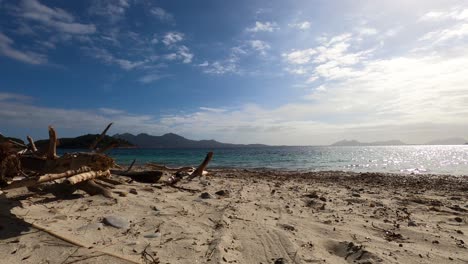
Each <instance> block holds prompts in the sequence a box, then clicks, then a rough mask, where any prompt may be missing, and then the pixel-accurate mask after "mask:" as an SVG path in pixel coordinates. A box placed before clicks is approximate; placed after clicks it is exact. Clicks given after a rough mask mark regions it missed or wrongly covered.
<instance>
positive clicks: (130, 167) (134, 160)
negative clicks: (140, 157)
mask: <svg viewBox="0 0 468 264" xmlns="http://www.w3.org/2000/svg"><path fill="white" fill-rule="evenodd" d="M135 162H136V159H133V161H132V164H130V166H128V169H127V172H129V171H130V170H132V167H133V165H134V164H135Z"/></svg>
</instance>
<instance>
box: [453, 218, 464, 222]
mask: <svg viewBox="0 0 468 264" xmlns="http://www.w3.org/2000/svg"><path fill="white" fill-rule="evenodd" d="M453 220H455V221H456V222H458V223H461V222H463V219H462V218H461V217H458V216H457V217H455V218H454V219H453Z"/></svg>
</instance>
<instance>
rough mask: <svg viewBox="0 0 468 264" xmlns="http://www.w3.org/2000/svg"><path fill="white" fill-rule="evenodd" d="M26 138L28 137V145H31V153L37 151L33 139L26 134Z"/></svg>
mask: <svg viewBox="0 0 468 264" xmlns="http://www.w3.org/2000/svg"><path fill="white" fill-rule="evenodd" d="M26 138H27V139H28V142H29V145H31V147H30V149H31V151H32V152H33V153H35V152H37V148H36V144H34V140H33V139H32V137H30V136H27V137H26Z"/></svg>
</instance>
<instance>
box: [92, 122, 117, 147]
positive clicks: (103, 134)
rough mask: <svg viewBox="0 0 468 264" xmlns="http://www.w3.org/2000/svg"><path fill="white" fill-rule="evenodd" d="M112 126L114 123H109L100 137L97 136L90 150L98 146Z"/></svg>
mask: <svg viewBox="0 0 468 264" xmlns="http://www.w3.org/2000/svg"><path fill="white" fill-rule="evenodd" d="M111 126H112V123H110V124H109V125H107V127H106V128H105V129H104V131H102V133H101V135H100V136H99V137H97V138H96V140H94V142H93V143H92V144H91V145H90V146H89V149H90V150H95V149H96V147H97V144H98V143H99V142H100V141H101V140H102V139H103V138H104V136H105V135H106V133H107V130H109V128H110V127H111Z"/></svg>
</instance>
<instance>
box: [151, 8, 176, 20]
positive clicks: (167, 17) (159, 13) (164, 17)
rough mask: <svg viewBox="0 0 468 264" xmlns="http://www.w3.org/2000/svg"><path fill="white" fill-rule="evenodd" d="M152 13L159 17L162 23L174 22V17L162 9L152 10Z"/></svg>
mask: <svg viewBox="0 0 468 264" xmlns="http://www.w3.org/2000/svg"><path fill="white" fill-rule="evenodd" d="M150 12H151V14H153V15H154V16H155V17H157V18H158V19H159V20H161V21H165V22H172V21H174V16H173V15H172V14H171V13H169V12H167V11H166V10H164V9H162V8H160V7H155V8H152V9H151V10H150Z"/></svg>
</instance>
